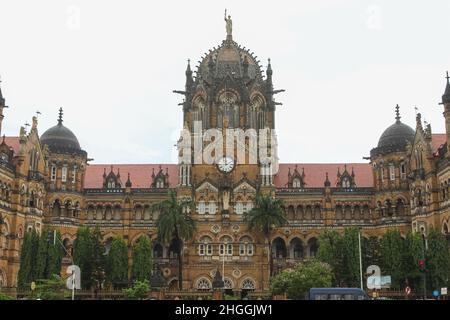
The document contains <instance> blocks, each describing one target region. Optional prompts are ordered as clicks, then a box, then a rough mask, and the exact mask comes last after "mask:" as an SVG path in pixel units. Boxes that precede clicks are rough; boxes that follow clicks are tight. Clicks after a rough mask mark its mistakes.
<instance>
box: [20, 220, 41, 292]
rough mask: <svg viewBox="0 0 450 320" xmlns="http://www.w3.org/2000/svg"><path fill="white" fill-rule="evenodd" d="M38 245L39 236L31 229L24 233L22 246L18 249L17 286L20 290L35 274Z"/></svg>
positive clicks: (27, 285) (25, 287)
mask: <svg viewBox="0 0 450 320" xmlns="http://www.w3.org/2000/svg"><path fill="white" fill-rule="evenodd" d="M38 246H39V236H38V235H37V233H36V231H35V230H34V229H33V231H32V232H26V233H25V235H24V239H23V243H22V248H21V251H20V267H19V273H18V279H17V286H18V288H19V289H21V290H25V289H28V288H29V287H30V284H31V282H32V281H33V280H35V275H36V262H37V261H36V260H37V249H38Z"/></svg>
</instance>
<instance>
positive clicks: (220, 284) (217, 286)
mask: <svg viewBox="0 0 450 320" xmlns="http://www.w3.org/2000/svg"><path fill="white" fill-rule="evenodd" d="M223 279H224V278H223V277H222V276H221V275H220V271H219V269H217V271H216V274H215V275H214V279H213V283H212V287H213V300H222V299H223V289H224V288H225V281H224V280H223Z"/></svg>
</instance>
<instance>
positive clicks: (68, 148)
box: [41, 109, 82, 152]
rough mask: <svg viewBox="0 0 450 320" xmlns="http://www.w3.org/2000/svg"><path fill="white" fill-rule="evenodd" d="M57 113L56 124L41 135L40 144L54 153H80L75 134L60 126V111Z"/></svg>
mask: <svg viewBox="0 0 450 320" xmlns="http://www.w3.org/2000/svg"><path fill="white" fill-rule="evenodd" d="M59 112H60V114H59V119H58V124H57V125H56V126H54V127H51V128H50V129H48V130H47V131H45V132H44V133H43V134H42V136H41V143H42V144H45V145H47V146H48V147H49V149H50V150H51V151H54V152H80V151H82V150H81V147H80V143H79V142H78V139H77V137H76V136H75V134H74V133H73V132H72V131H71V130H70V129H69V128H67V127H65V126H64V125H63V124H62V109H60V111H59Z"/></svg>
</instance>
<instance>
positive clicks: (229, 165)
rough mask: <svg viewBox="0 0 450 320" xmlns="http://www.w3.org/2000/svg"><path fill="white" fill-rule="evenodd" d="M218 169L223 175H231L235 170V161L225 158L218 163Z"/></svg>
mask: <svg viewBox="0 0 450 320" xmlns="http://www.w3.org/2000/svg"><path fill="white" fill-rule="evenodd" d="M217 167H218V168H219V171H221V172H223V173H230V172H231V171H233V169H234V159H233V158H231V157H223V158H222V159H220V160H219V161H218V162H217Z"/></svg>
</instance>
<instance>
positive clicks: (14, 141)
mask: <svg viewBox="0 0 450 320" xmlns="http://www.w3.org/2000/svg"><path fill="white" fill-rule="evenodd" d="M5 143H6V144H7V145H8V146H10V147H11V148H12V149H13V150H14V155H17V154H18V153H19V147H20V142H19V137H5Z"/></svg>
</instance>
